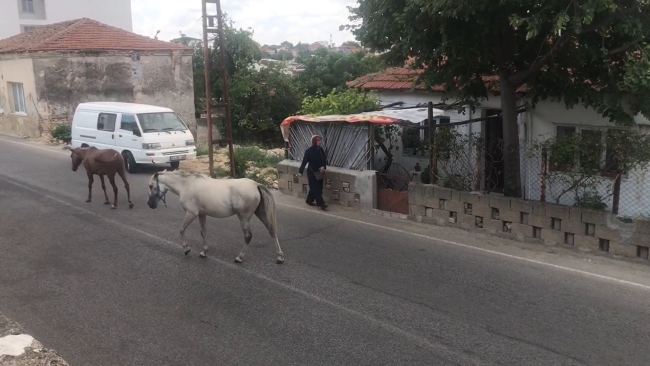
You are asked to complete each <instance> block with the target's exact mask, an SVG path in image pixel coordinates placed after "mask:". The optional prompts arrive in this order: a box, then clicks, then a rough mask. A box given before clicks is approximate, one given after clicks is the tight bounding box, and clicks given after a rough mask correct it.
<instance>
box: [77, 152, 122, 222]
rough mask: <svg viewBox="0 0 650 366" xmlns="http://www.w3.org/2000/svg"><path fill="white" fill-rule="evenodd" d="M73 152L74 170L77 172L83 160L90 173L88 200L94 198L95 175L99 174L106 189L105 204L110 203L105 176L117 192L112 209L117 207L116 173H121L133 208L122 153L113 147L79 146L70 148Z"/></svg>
mask: <svg viewBox="0 0 650 366" xmlns="http://www.w3.org/2000/svg"><path fill="white" fill-rule="evenodd" d="M70 150H71V151H72V154H70V158H71V159H72V171H73V172H76V171H77V169H78V168H79V165H81V163H82V162H83V164H84V168H86V174H87V175H88V199H87V200H86V202H90V201H91V200H92V190H93V175H95V174H97V175H99V179H100V180H101V182H102V189H103V190H104V197H105V198H106V201H105V202H104V204H105V205H108V204H109V203H110V202H109V201H108V194H106V184H104V176H107V177H108V181H109V182H110V183H111V186H112V187H113V193H115V200H114V203H113V206H111V208H112V209H115V208H117V186H116V185H115V173H117V174H119V175H120V177H121V178H122V181H123V182H124V188H126V196H127V199H128V200H129V208H133V203H131V191H130V190H129V182H128V181H127V180H126V173H125V168H124V158H123V157H122V155H121V154H120V153H118V152H117V151H115V150H113V149H104V150H100V149H97V148H96V147H93V146H91V147H78V148H76V149H70Z"/></svg>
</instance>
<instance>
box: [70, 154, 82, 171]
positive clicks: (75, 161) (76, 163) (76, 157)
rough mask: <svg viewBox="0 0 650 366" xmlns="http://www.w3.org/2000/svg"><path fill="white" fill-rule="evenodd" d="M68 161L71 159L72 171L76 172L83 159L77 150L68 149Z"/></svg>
mask: <svg viewBox="0 0 650 366" xmlns="http://www.w3.org/2000/svg"><path fill="white" fill-rule="evenodd" d="M70 151H71V153H70V159H72V171H73V172H76V171H77V169H79V165H81V162H82V161H83V157H82V156H81V155H80V154H79V153H78V152H77V149H70Z"/></svg>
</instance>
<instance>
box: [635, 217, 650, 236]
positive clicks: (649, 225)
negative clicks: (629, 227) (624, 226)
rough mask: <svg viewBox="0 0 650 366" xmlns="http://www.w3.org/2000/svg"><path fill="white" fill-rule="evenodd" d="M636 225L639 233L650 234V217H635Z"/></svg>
mask: <svg viewBox="0 0 650 366" xmlns="http://www.w3.org/2000/svg"><path fill="white" fill-rule="evenodd" d="M634 227H635V231H636V232H637V233H641V234H650V219H646V218H642V217H639V218H636V219H634Z"/></svg>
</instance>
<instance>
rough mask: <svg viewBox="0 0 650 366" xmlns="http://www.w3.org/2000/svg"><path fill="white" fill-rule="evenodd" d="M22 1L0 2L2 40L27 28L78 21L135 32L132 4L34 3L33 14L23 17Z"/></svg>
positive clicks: (123, 0)
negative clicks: (90, 21)
mask: <svg viewBox="0 0 650 366" xmlns="http://www.w3.org/2000/svg"><path fill="white" fill-rule="evenodd" d="M22 1H23V0H0V39H4V38H7V37H11V36H14V35H16V34H19V33H21V31H22V29H23V27H24V26H39V25H46V24H52V23H58V22H63V21H67V20H73V19H79V18H90V19H93V20H96V21H98V22H101V23H104V24H108V25H111V26H114V27H118V28H122V29H124V30H127V31H129V32H132V31H133V20H132V15H131V0H110V1H107V0H33V4H34V5H33V7H34V13H24V12H23V11H22Z"/></svg>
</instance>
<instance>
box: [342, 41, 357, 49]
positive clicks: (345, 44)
mask: <svg viewBox="0 0 650 366" xmlns="http://www.w3.org/2000/svg"><path fill="white" fill-rule="evenodd" d="M341 46H351V47H359V48H361V45H360V44H359V42H355V41H345V42H343V44H342V45H341Z"/></svg>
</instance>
